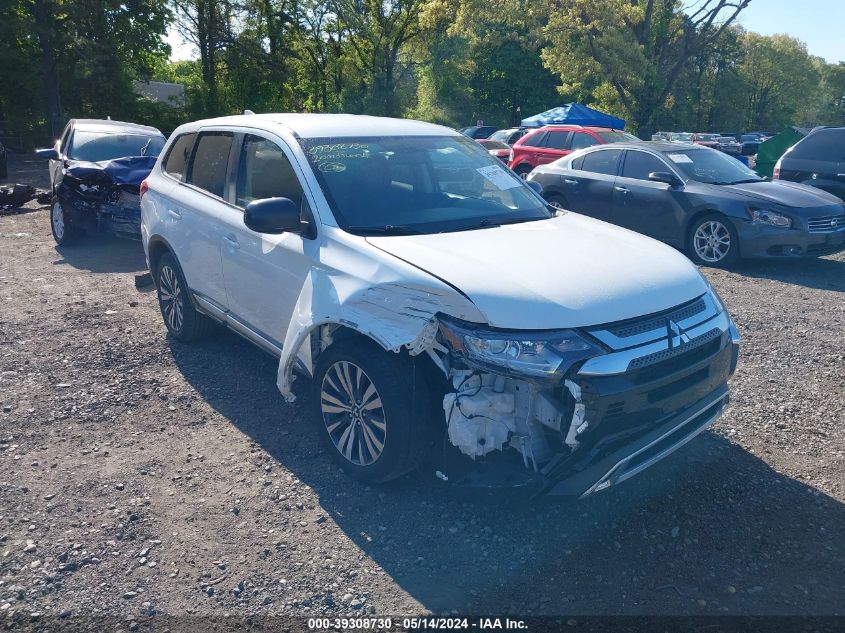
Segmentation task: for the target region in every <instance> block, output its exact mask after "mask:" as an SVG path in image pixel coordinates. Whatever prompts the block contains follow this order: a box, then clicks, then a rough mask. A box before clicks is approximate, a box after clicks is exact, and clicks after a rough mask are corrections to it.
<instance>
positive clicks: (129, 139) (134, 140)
mask: <svg viewBox="0 0 845 633" xmlns="http://www.w3.org/2000/svg"><path fill="white" fill-rule="evenodd" d="M163 147H164V137H163V136H150V135H148V134H111V133H104V132H88V131H84V130H75V131H74V133H73V138H72V139H71V142H70V149H69V150H68V158H70V159H71V160H81V161H86V162H91V163H98V162H100V161H105V160H114V159H115V158H124V157H126V156H158V155H159V153H161V150H162V148H163Z"/></svg>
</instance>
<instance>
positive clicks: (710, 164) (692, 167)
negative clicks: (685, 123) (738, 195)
mask: <svg viewBox="0 0 845 633" xmlns="http://www.w3.org/2000/svg"><path fill="white" fill-rule="evenodd" d="M664 155H665V156H666V158H668V159H669V160H670V161H671V163H672V165H673V166H674V167H675V168H676V169H677V170H679V171H680V172H681V173H682V174H683V175H684V176H685V177H687V178H692V179H693V180H697V181H698V182H703V183H707V184H711V185H735V184H738V183H741V182H760V181H761V180H763V179H762V178H760V176H758V175H757V174H756V173H754V171H752V170H751V169H749V168H748V167H746V166H745V165H743V164H742V163H741V162H739V161H738V160H737V159H735V158H732V157H730V156H728V155H727V154H723V153H722V152H720V151H717V150H715V149H709V148H701V149H692V148H690V149H686V148H679V149H678V150H672V151H667V152H665V154H664Z"/></svg>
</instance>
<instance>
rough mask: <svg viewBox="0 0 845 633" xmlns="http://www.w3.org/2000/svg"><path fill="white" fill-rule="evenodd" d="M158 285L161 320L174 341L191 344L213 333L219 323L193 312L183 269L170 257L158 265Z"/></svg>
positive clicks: (166, 255)
mask: <svg viewBox="0 0 845 633" xmlns="http://www.w3.org/2000/svg"><path fill="white" fill-rule="evenodd" d="M155 282H156V290H157V295H158V306H159V309H160V310H161V316H162V318H163V319H164V325H165V326H166V327H167V331H168V332H170V334H171V336H173V338H175V339H177V340H179V341H183V342H186V343H188V342H191V341H197V340H200V339H202V338H205V337H206V336H208V335H209V334H210V333H211V332H212V331H214V329H215V328H216V327H217V322H216V321H214V319H212V318H211V317H208V316H206V315H205V314H202V313H201V312H198V311H197V310H196V309H195V308H194V305H193V303H191V299H190V297H189V296H188V284H187V283H186V282H185V276H184V275H183V274H182V269H181V268H180V267H179V264H178V263H177V262H176V258H175V257H173V255H171V254H170V253H165V254H164V255H162V256H161V257H160V258H159V260H158V262H157V263H156V274H155Z"/></svg>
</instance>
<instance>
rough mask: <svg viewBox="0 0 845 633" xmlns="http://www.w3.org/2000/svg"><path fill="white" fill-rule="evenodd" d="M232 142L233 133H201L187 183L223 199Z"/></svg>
mask: <svg viewBox="0 0 845 633" xmlns="http://www.w3.org/2000/svg"><path fill="white" fill-rule="evenodd" d="M232 140H233V137H232V133H231V132H203V133H201V134H200V135H199V138H198V139H197V148H196V149H195V150H194V158H193V160H192V161H191V170H190V175H189V176H188V180H187V182H189V183H191V184H192V185H194V186H196V187H199V188H200V189H205V190H206V191H207V192H209V193H211V194H214V195H215V196H217V197H218V198H222V197H223V192H224V191H225V190H226V172H227V171H228V170H229V152H230V151H231V149H232Z"/></svg>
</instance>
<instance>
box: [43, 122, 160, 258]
mask: <svg viewBox="0 0 845 633" xmlns="http://www.w3.org/2000/svg"><path fill="white" fill-rule="evenodd" d="M165 140H166V139H165V137H164V134H162V133H161V132H160V131H159V130H157V129H156V128H154V127H148V126H146V125H138V124H136V123H124V122H122V121H111V120H97V119H71V121H70V122H68V124H67V126H66V127H65V129H64V131H63V132H62V136H61V138H59V140H57V141H56V144H55V146H54V147H52V148H49V149H39V150H36V154H37V155H38V156H41V157H42V158H47V159H49V161H50V167H49V169H50V186H51V191H52V203H51V205H50V225H51V229H52V232H53V238H54V239H55V240H56V243H57V244H60V245H66V244H69V243H71V242H73V241H75V240H77V239H79V238H80V237H81V236H82V235H83V234H85V233H92V232H106V233H112V234H117V235H120V236H123V237H130V238H134V239H140V238H141V203H140V195H139V194H140V186H141V182H142V181H143V180H144V179H145V178H146V177H147V176H148V175H149V173H150V170H151V169H152V168H153V166H154V165H155V162H156V157H157V156H158V155H159V153H160V152H161V149H162V148H163V147H164V143H165Z"/></svg>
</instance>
